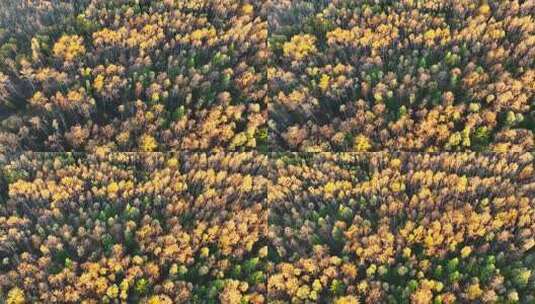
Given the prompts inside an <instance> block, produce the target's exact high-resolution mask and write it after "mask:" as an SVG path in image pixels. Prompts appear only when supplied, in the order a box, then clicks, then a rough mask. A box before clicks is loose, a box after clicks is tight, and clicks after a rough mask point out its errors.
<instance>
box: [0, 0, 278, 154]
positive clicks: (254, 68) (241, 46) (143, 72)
mask: <svg viewBox="0 0 535 304" xmlns="http://www.w3.org/2000/svg"><path fill="white" fill-rule="evenodd" d="M0 11H2V12H1V13H0V14H1V15H0V16H1V18H0V62H1V64H0V113H1V114H0V144H1V145H2V147H4V146H5V147H6V149H7V147H11V148H10V149H11V150H14V149H16V148H18V149H19V150H26V151H28V150H31V151H86V152H95V151H96V150H98V149H104V150H109V151H170V150H196V151H197V150H222V149H225V150H254V149H265V146H266V144H267V129H266V126H265V123H266V117H267V106H266V92H267V83H266V63H267V59H268V51H267V48H266V46H267V43H266V40H267V23H266V21H265V18H264V17H263V15H262V12H261V6H260V3H255V2H251V3H250V2H248V1H239V0H225V1H199V0H196V1H169V0H159V1H130V0H121V1H99V0H92V1H89V0H87V1H36V0H25V1H14V0H6V1H2V2H0ZM0 152H2V151H0Z"/></svg>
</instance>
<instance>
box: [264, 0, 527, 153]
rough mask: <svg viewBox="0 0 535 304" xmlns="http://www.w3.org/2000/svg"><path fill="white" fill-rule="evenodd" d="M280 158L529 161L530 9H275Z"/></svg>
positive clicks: (381, 4)
mask: <svg viewBox="0 0 535 304" xmlns="http://www.w3.org/2000/svg"><path fill="white" fill-rule="evenodd" d="M268 15H269V17H270V18H269V22H270V23H269V38H268V44H269V48H270V51H271V52H272V53H273V57H272V60H271V63H272V64H270V65H269V67H268V79H269V80H268V81H269V95H270V103H269V115H268V116H269V121H270V122H269V126H270V132H269V136H270V141H269V142H270V144H271V147H272V149H273V150H277V151H288V150H289V151H308V152H312V151H384V150H388V151H427V152H433V151H436V152H441V151H494V152H506V151H533V150H534V149H535V95H534V94H535V93H534V92H535V87H534V84H535V20H534V17H533V16H534V15H535V5H534V4H533V1H517V0H508V1H479V0H478V1H474V0H458V1H442V0H427V1H417V0H403V1H390V0H376V1H349V0H336V1H319V0H318V1H291V0H279V1H273V3H272V5H271V6H270V10H269V13H268Z"/></svg>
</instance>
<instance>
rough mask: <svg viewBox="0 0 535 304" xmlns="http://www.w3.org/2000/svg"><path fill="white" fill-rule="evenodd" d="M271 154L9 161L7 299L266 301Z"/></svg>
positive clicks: (2, 287)
mask: <svg viewBox="0 0 535 304" xmlns="http://www.w3.org/2000/svg"><path fill="white" fill-rule="evenodd" d="M267 168H268V166H267V158H266V157H265V156H260V155H256V154H253V153H243V154H233V153H229V154H216V155H213V154H203V153H195V154H186V153H180V154H159V153H149V154H141V153H136V154H122V153H112V154H107V155H93V156H90V155H85V154H30V153H28V154H24V155H22V156H20V157H18V158H17V159H15V160H13V161H11V162H10V163H9V164H6V165H5V166H3V168H2V175H1V179H2V182H1V183H0V185H1V186H2V189H1V190H0V263H1V264H0V301H1V299H2V298H3V299H4V300H7V303H228V304H234V303H241V302H240V301H245V302H247V303H264V300H265V294H266V280H267V273H266V271H267V270H268V269H267V254H268V248H267V241H266V240H267V228H268V226H267V208H266V199H267V194H266V191H267V185H268V179H267V174H266V170H267Z"/></svg>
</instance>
